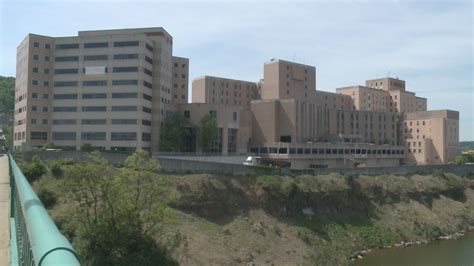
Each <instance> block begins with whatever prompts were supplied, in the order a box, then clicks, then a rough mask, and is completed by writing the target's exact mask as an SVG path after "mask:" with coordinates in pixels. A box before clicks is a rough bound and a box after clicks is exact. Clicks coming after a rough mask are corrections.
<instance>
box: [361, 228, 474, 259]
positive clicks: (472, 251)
mask: <svg viewBox="0 0 474 266" xmlns="http://www.w3.org/2000/svg"><path fill="white" fill-rule="evenodd" d="M352 265H356V266H375V265H377V266H379V265H383V266H388V265H396V266H399V265H423V266H424V265H429V266H438V265H439V266H444V265H449V266H451V265H453V266H464V265H466V266H474V232H470V233H468V234H467V235H465V236H464V237H462V238H458V239H453V240H437V241H433V242H431V243H429V244H425V245H417V246H411V247H406V248H389V249H382V250H377V251H375V252H373V253H370V254H368V255H367V256H366V257H364V258H363V259H361V260H357V261H355V262H354V263H353V264H352Z"/></svg>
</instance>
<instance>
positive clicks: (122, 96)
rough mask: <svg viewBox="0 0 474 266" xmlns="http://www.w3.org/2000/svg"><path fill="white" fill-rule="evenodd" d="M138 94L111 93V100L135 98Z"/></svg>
mask: <svg viewBox="0 0 474 266" xmlns="http://www.w3.org/2000/svg"><path fill="white" fill-rule="evenodd" d="M137 97H138V94H137V93H136V92H120V93H112V98H137Z"/></svg>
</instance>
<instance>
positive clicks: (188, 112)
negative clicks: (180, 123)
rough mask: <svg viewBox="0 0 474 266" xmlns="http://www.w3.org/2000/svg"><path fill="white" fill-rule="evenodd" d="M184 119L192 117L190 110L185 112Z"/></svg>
mask: <svg viewBox="0 0 474 266" xmlns="http://www.w3.org/2000/svg"><path fill="white" fill-rule="evenodd" d="M184 117H185V118H190V117H191V112H190V111H189V110H186V111H184Z"/></svg>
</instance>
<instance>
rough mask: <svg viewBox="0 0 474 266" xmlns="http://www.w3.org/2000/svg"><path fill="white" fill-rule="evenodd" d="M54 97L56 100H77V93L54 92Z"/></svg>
mask: <svg viewBox="0 0 474 266" xmlns="http://www.w3.org/2000/svg"><path fill="white" fill-rule="evenodd" d="M53 98H54V99H55V100H75V99H77V94H75V93H74V94H54V96H53Z"/></svg>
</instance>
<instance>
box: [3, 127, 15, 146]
mask: <svg viewBox="0 0 474 266" xmlns="http://www.w3.org/2000/svg"><path fill="white" fill-rule="evenodd" d="M3 135H4V136H5V142H4V143H3V146H4V147H5V151H8V150H9V149H10V148H11V147H12V145H13V127H7V128H4V129H3Z"/></svg>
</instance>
